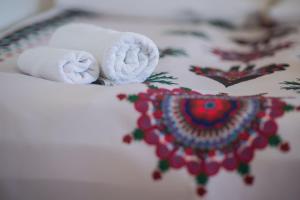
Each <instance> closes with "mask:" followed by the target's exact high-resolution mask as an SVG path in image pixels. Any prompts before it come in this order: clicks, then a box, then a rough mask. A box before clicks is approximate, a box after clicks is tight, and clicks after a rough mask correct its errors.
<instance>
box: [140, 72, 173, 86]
mask: <svg viewBox="0 0 300 200" xmlns="http://www.w3.org/2000/svg"><path fill="white" fill-rule="evenodd" d="M176 79H177V78H176V77H174V76H171V75H169V73H168V72H158V73H153V74H152V75H151V76H150V77H148V78H147V80H146V81H145V82H144V83H146V84H151V83H160V84H166V85H176V84H177V83H175V82H173V81H175V80H176Z"/></svg>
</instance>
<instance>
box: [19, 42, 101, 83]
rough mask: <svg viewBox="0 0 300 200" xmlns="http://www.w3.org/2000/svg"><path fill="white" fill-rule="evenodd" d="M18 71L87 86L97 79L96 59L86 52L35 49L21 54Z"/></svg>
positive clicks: (48, 48) (50, 48) (97, 67)
mask: <svg viewBox="0 0 300 200" xmlns="http://www.w3.org/2000/svg"><path fill="white" fill-rule="evenodd" d="M18 67H19V69H20V70H21V71H22V72H23V73H25V74H29V75H32V76H35V77H39V78H44V79H47V80H52V81H59V82H67V83H73V84H87V83H91V82H94V81H95V80H97V78H98V77H99V66H98V64H97V61H96V59H95V58H94V57H93V56H92V55H91V54H90V53H88V52H85V51H77V50H66V49H57V48H52V47H37V48H33V49H29V50H27V51H25V52H23V53H22V54H21V55H20V57H19V59H18Z"/></svg>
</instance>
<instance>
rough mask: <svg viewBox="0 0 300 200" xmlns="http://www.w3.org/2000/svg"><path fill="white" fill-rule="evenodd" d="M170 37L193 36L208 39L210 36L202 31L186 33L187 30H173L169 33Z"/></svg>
mask: <svg viewBox="0 0 300 200" xmlns="http://www.w3.org/2000/svg"><path fill="white" fill-rule="evenodd" d="M166 33H167V34H170V35H181V36H193V37H197V38H203V39H208V36H207V35H206V34H205V33H203V32H201V31H185V30H171V31H167V32H166Z"/></svg>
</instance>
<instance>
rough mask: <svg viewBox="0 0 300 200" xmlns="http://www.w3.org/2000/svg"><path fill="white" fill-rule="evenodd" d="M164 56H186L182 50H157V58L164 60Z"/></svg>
mask: <svg viewBox="0 0 300 200" xmlns="http://www.w3.org/2000/svg"><path fill="white" fill-rule="evenodd" d="M166 56H188V54H187V53H186V51H185V50H184V49H176V48H166V49H159V57H160V58H164V57H166Z"/></svg>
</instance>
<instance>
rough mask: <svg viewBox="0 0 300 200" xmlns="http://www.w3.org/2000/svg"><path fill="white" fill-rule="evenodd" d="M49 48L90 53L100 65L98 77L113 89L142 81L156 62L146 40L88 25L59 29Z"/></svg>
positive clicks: (156, 53)
mask: <svg viewBox="0 0 300 200" xmlns="http://www.w3.org/2000/svg"><path fill="white" fill-rule="evenodd" d="M49 45H50V46H53V47H58V48H66V49H77V50H85V51H88V52H90V53H92V54H93V55H94V56H95V58H96V59H97V61H98V62H99V64H100V74H101V76H102V77H103V78H104V79H108V80H110V81H111V82H113V83H114V84H116V85H118V84H125V83H137V82H143V81H145V80H146V79H147V78H148V77H149V76H150V75H151V73H152V72H153V71H154V69H155V67H156V65H157V63H158V59H159V51H158V48H157V46H156V45H155V44H154V42H153V41H152V40H150V39H149V38H147V37H145V36H143V35H140V34H137V33H130V32H117V31H113V30H108V29H104V28H101V27H98V26H94V25H90V24H69V25H65V26H62V27H60V28H59V29H57V30H56V31H55V33H54V34H53V36H52V38H51V39H50V42H49Z"/></svg>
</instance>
